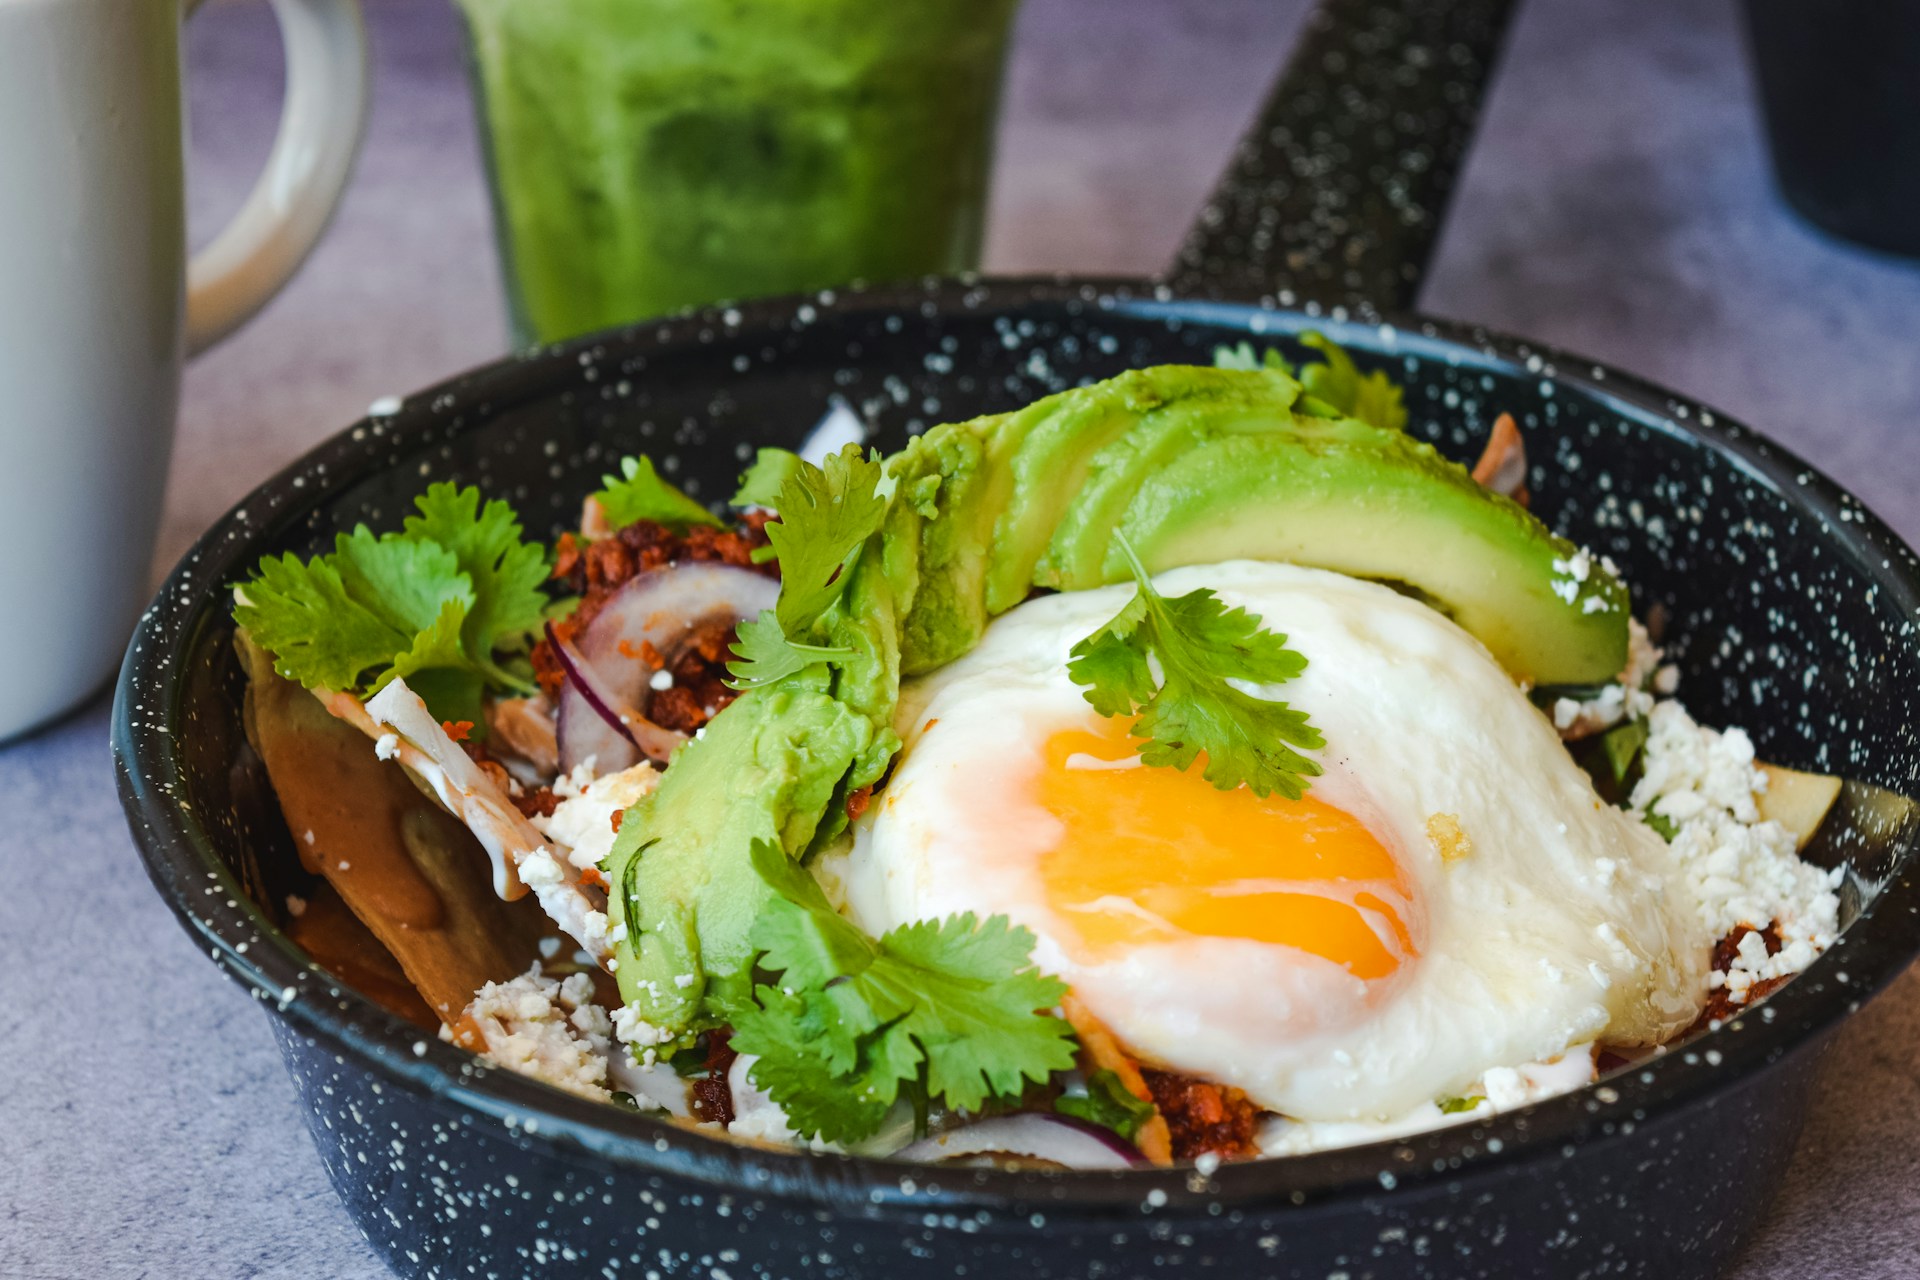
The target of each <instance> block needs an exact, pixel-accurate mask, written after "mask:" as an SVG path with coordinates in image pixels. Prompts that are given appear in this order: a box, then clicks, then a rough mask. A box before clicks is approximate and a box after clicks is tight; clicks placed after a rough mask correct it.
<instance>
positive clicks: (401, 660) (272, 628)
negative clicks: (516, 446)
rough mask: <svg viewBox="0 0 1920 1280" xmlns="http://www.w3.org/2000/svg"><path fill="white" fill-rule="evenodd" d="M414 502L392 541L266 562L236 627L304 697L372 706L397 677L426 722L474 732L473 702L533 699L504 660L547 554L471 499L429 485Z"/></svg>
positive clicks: (534, 601) (360, 534) (515, 648)
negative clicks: (496, 692)
mask: <svg viewBox="0 0 1920 1280" xmlns="http://www.w3.org/2000/svg"><path fill="white" fill-rule="evenodd" d="M414 503H415V506H416V508H417V513H416V514H414V515H411V516H409V517H407V519H406V521H405V524H404V528H403V530H402V531H401V532H399V533H388V534H383V535H378V536H376V535H375V534H373V533H372V532H371V531H369V530H368V529H367V527H366V526H365V525H360V526H358V527H356V528H355V529H354V530H353V532H351V533H343V534H340V535H339V536H338V537H336V538H335V539H334V549H333V551H332V552H331V553H330V554H325V555H318V556H315V557H313V558H312V559H310V560H302V559H300V557H298V556H296V555H293V554H292V553H288V554H286V555H283V556H278V557H276V556H266V557H264V558H263V559H262V560H261V561H260V565H259V568H258V569H257V571H256V572H255V575H254V577H253V578H252V579H250V580H249V581H247V582H246V583H244V584H243V585H242V586H241V587H240V602H239V603H238V604H237V605H236V606H235V608H234V620H235V621H236V622H238V623H239V624H240V625H241V626H243V627H245V628H246V629H247V630H248V631H249V632H251V633H252V635H253V638H254V640H255V642H256V643H258V644H259V645H260V646H261V647H262V648H263V649H265V650H266V651H267V652H269V653H271V654H272V655H273V657H274V669H275V670H276V671H278V672H279V673H280V674H281V675H283V676H286V677H287V678H288V679H291V680H296V681H298V682H299V683H301V684H303V685H305V686H306V687H308V688H310V689H330V690H334V691H336V692H350V693H362V692H365V693H372V692H375V691H377V690H379V689H381V688H383V687H385V686H386V684H387V683H388V682H390V681H391V680H393V679H394V678H396V677H402V678H405V679H406V680H407V682H408V683H409V685H411V686H413V687H414V688H415V690H416V691H417V692H419V693H420V694H421V696H422V697H424V698H426V700H427V704H428V706H429V707H430V708H431V709H432V711H433V713H434V715H435V716H436V717H437V718H440V719H444V720H473V721H475V722H476V723H479V722H481V719H482V718H481V716H480V715H479V714H478V712H479V706H480V694H481V691H482V690H483V689H486V688H496V689H502V690H509V691H513V692H518V693H530V692H532V691H533V689H534V684H533V681H532V680H531V678H530V676H529V675H528V674H527V673H525V672H524V671H522V670H520V669H519V668H520V667H521V666H522V665H523V664H521V663H518V662H515V661H513V657H512V655H517V654H519V653H520V652H522V651H523V650H524V649H525V647H526V646H527V644H528V643H530V641H531V640H532V638H533V636H534V634H535V633H536V632H537V630H538V628H539V627H540V626H541V624H542V622H543V621H544V617H545V610H546V608H547V605H548V601H547V596H546V593H545V592H544V591H542V590H541V583H542V582H544V581H545V579H546V576H547V556H546V551H545V549H544V548H543V547H541V546H540V545H539V544H538V543H531V542H524V541H522V540H521V537H520V532H521V530H520V524H519V522H518V520H517V519H516V518H515V516H514V514H513V508H511V507H509V506H508V505H507V504H506V503H504V502H500V501H493V502H488V503H485V504H484V505H483V504H482V502H481V500H480V491H479V490H478V489H474V488H464V489H463V488H459V487H457V486H455V485H453V484H448V483H442V484H436V485H433V486H431V487H430V488H429V489H428V490H427V491H426V492H425V493H424V494H421V495H420V496H419V497H418V498H416V499H415V500H414Z"/></svg>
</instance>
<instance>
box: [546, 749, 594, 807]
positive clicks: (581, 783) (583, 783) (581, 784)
mask: <svg viewBox="0 0 1920 1280" xmlns="http://www.w3.org/2000/svg"><path fill="white" fill-rule="evenodd" d="M596 758H597V757H593V756H589V757H588V758H587V759H585V760H582V761H581V762H580V763H579V764H577V765H575V766H573V768H572V769H570V770H569V771H567V772H566V773H563V774H561V775H560V776H559V777H557V778H555V779H554V780H553V794H554V795H556V796H559V797H560V798H561V799H562V800H571V799H573V797H575V796H577V795H580V794H582V793H583V792H585V791H586V789H587V788H588V787H590V786H592V785H593V776H594V775H593V763H594V760H595V759H596Z"/></svg>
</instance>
